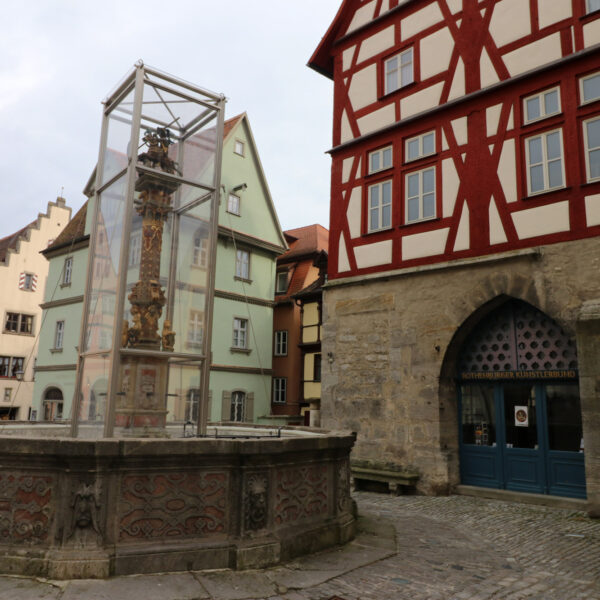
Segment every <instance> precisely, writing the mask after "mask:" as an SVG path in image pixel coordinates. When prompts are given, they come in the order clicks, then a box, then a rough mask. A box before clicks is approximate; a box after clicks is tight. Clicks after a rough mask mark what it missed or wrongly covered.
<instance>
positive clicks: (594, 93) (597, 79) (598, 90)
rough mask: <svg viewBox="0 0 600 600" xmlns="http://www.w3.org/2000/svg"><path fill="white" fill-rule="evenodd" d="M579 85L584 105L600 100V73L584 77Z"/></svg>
mask: <svg viewBox="0 0 600 600" xmlns="http://www.w3.org/2000/svg"><path fill="white" fill-rule="evenodd" d="M599 1H600V0H599ZM579 85H580V92H581V103H582V104H586V103H588V102H594V100H600V73H593V74H592V75H588V76H587V77H582V78H581V79H580V80H579Z"/></svg>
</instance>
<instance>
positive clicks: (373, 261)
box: [354, 240, 392, 269]
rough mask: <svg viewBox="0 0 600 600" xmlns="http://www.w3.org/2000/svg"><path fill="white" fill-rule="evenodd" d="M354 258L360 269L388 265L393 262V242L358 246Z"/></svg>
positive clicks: (387, 241)
mask: <svg viewBox="0 0 600 600" xmlns="http://www.w3.org/2000/svg"><path fill="white" fill-rule="evenodd" d="M354 256H355V257H356V266H357V267H358V268H359V269H366V268H368V267H376V266H378V265H387V264H389V263H391V262H392V240H384V241H383V242H375V243H374V244H366V245H365V246H357V247H356V248H354Z"/></svg>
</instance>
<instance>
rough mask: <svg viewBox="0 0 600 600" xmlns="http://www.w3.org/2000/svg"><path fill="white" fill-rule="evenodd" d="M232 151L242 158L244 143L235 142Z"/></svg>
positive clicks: (240, 141)
mask: <svg viewBox="0 0 600 600" xmlns="http://www.w3.org/2000/svg"><path fill="white" fill-rule="evenodd" d="M233 151H234V152H235V153H236V154H239V155H240V156H244V142H242V140H235V144H234V147H233Z"/></svg>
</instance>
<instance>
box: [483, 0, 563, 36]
mask: <svg viewBox="0 0 600 600" xmlns="http://www.w3.org/2000/svg"><path fill="white" fill-rule="evenodd" d="M554 1H558V2H564V1H565V0H554ZM490 33H491V35H492V37H493V38H494V41H495V42H496V45H497V46H499V47H500V46H505V45H506V44H510V43H511V42H514V41H516V40H518V39H520V38H522V37H524V36H526V35H529V34H530V33H531V15H530V14H529V0H500V2H498V3H497V4H496V5H495V6H494V13H493V14H492V19H491V21H490Z"/></svg>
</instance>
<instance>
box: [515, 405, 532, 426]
mask: <svg viewBox="0 0 600 600" xmlns="http://www.w3.org/2000/svg"><path fill="white" fill-rule="evenodd" d="M515 427H529V407H528V406H515Z"/></svg>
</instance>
